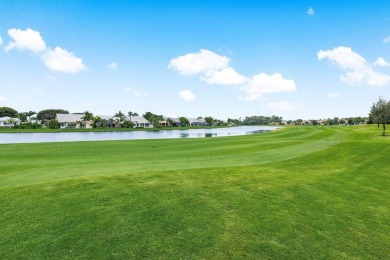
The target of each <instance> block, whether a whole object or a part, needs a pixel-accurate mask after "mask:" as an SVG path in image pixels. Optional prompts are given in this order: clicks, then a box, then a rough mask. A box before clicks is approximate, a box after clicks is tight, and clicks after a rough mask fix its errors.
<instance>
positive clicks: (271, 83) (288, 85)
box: [241, 73, 296, 101]
mask: <svg viewBox="0 0 390 260" xmlns="http://www.w3.org/2000/svg"><path fill="white" fill-rule="evenodd" d="M241 90H242V91H244V92H245V93H246V94H247V95H248V96H247V97H245V99H246V100H248V101H254V100H257V99H259V98H261V97H262V96H263V95H264V94H268V93H287V92H294V91H296V86H295V82H294V80H292V79H284V78H283V76H282V75H281V74H279V73H275V74H272V75H268V74H265V73H260V74H258V75H255V76H254V77H252V79H250V81H249V83H248V84H247V85H245V86H243V87H241Z"/></svg>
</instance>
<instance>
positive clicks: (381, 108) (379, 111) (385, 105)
mask: <svg viewBox="0 0 390 260" xmlns="http://www.w3.org/2000/svg"><path fill="white" fill-rule="evenodd" d="M370 117H372V118H373V120H374V122H375V123H376V124H378V127H379V124H382V136H385V135H386V133H385V131H386V124H387V123H388V122H389V120H390V102H388V101H386V99H384V98H383V97H379V100H378V102H376V103H374V104H373V105H372V107H371V110H370Z"/></svg>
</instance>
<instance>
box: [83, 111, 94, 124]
mask: <svg viewBox="0 0 390 260" xmlns="http://www.w3.org/2000/svg"><path fill="white" fill-rule="evenodd" d="M81 119H82V120H83V121H84V122H86V121H92V120H93V114H92V113H90V112H88V111H85V112H84V115H83V116H82V117H81Z"/></svg>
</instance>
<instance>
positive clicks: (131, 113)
mask: <svg viewBox="0 0 390 260" xmlns="http://www.w3.org/2000/svg"><path fill="white" fill-rule="evenodd" d="M127 114H128V115H129V118H130V120H129V121H130V122H131V117H132V116H134V113H133V112H131V111H129V112H128V113H127Z"/></svg>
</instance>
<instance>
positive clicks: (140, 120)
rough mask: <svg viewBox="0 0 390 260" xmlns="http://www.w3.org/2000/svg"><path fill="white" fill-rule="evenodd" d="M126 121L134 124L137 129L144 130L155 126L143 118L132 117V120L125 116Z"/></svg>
mask: <svg viewBox="0 0 390 260" xmlns="http://www.w3.org/2000/svg"><path fill="white" fill-rule="evenodd" d="M125 119H126V120H127V121H131V122H133V123H134V126H135V127H144V128H150V127H153V125H152V124H151V123H150V122H149V121H148V120H146V119H145V118H144V117H143V116H131V120H130V118H129V117H128V116H125Z"/></svg>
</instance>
